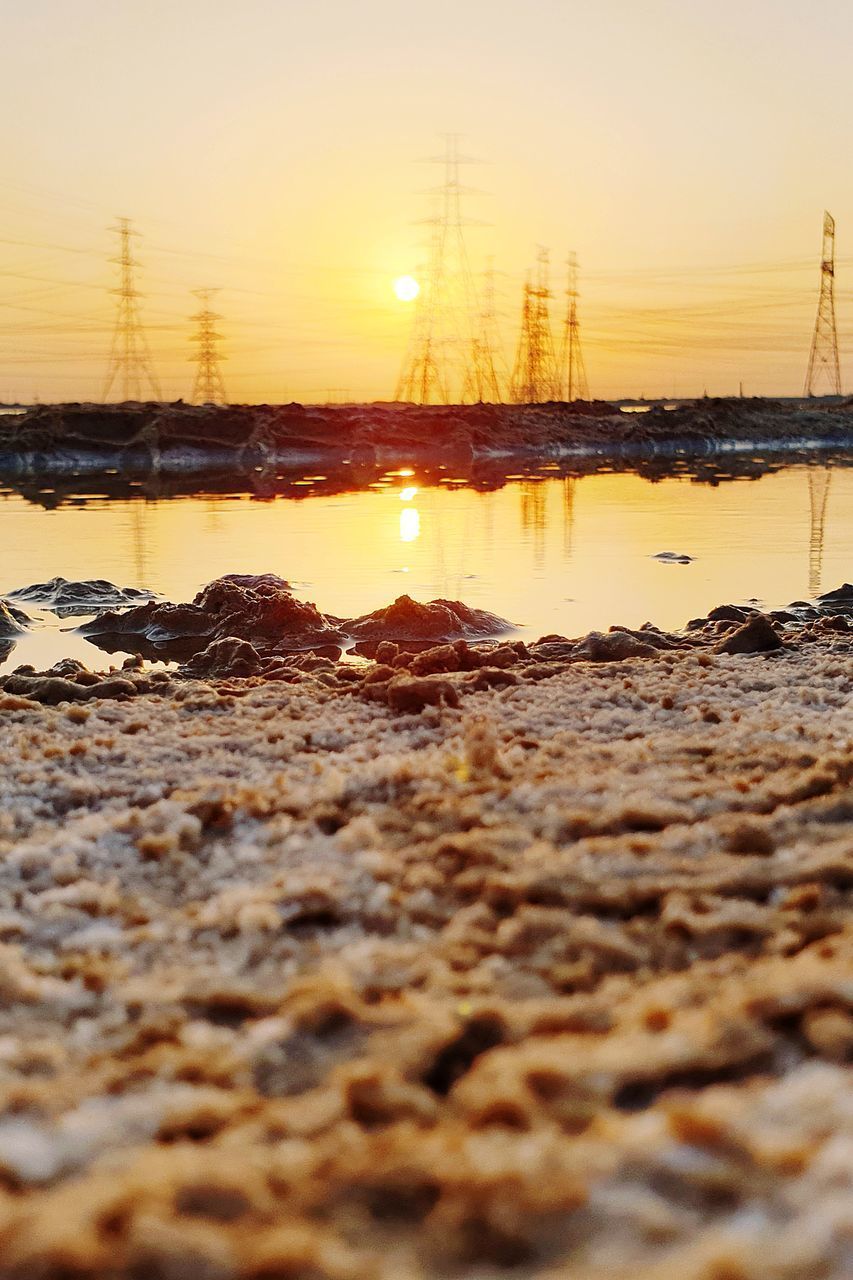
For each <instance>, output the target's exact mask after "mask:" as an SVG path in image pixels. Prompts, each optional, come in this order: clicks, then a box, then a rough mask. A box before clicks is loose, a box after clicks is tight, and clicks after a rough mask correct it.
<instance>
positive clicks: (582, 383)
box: [560, 253, 589, 402]
mask: <svg viewBox="0 0 853 1280" xmlns="http://www.w3.org/2000/svg"><path fill="white" fill-rule="evenodd" d="M566 265H567V266H568V268H569V278H568V284H567V286H566V297H567V299H568V305H567V307H566V322H565V324H564V325H563V340H562V343H561V344H560V386H561V390H562V389H565V395H566V400H568V401H569V402H571V401H572V400H588V399H589V384H588V382H587V380H586V368H585V366H584V359H583V348H582V347H581V326H580V320H579V319H578V260H577V257H576V256H575V254H573V253H570V254H569V258H568V262H567V263H566Z"/></svg>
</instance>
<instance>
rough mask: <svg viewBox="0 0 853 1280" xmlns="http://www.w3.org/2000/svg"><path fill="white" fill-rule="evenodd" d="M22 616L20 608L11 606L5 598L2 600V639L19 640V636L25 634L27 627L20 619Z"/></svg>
mask: <svg viewBox="0 0 853 1280" xmlns="http://www.w3.org/2000/svg"><path fill="white" fill-rule="evenodd" d="M20 616H21V615H20V611H19V610H17V609H12V608H10V606H9V605H8V604H6V601H5V600H0V640H17V638H18V636H20V635H23V633H24V632H25V631H26V627H25V626H24V625H23V624H22V623H21V622H20V621H19V618H20ZM24 616H26V615H24Z"/></svg>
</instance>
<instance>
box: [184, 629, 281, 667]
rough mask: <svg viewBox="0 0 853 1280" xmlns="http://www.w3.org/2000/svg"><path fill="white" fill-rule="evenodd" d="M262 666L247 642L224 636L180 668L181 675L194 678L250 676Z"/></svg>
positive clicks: (258, 657)
mask: <svg viewBox="0 0 853 1280" xmlns="http://www.w3.org/2000/svg"><path fill="white" fill-rule="evenodd" d="M261 666H262V659H261V655H260V654H259V653H258V651H257V649H256V648H255V647H254V645H251V644H249V642H248V640H238V639H237V637H236V636H224V637H223V638H222V639H221V640H213V641H211V643H210V644H209V645H208V646H207V648H206V649H202V651H201V652H200V653H197V654H195V655H194V656H193V657H192V658H190V660H189V661H188V662H186V663H184V665H183V666H182V667H181V674H182V675H187V676H194V677H199V676H201V677H205V676H207V677H209V676H251V675H254V674H255V673H256V672H257V671H259V670H260V668H261Z"/></svg>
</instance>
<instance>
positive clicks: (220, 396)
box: [190, 289, 228, 404]
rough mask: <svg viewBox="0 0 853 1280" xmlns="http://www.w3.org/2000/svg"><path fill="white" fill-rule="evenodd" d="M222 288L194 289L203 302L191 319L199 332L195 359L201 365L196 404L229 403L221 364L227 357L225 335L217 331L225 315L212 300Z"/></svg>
mask: <svg viewBox="0 0 853 1280" xmlns="http://www.w3.org/2000/svg"><path fill="white" fill-rule="evenodd" d="M218 292H219V290H218V289H193V293H194V294H195V296H196V297H197V298H198V299H199V301H200V302H201V309H200V310H199V311H196V313H195V315H192V316H190V319H191V320H194V321H195V324H196V329H195V333H194V334H193V338H192V341H193V342H194V343H196V350H195V354H194V355H193V356H192V357H191V359H192V360H193V361H194V362H195V364H196V365H197V368H196V375H195V382H194V383H193V394H192V402H193V404H227V403H228V397H227V396H226V394H225V383H224V381H223V378H222V370H221V369H220V367H219V365H220V361H222V360H225V359H226V358H227V357H226V356H224V355H222V353H221V351H220V350H219V343H220V342H221V341H222V334H221V333H219V332H217V329H216V322H217V320H221V319H222V316H221V315H220V314H219V312H218V311H213V310H212V309H211V306H210V300H211V298H212V297H213V295H214V294H215V293H218Z"/></svg>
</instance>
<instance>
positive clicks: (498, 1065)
mask: <svg viewBox="0 0 853 1280" xmlns="http://www.w3.org/2000/svg"><path fill="white" fill-rule="evenodd" d="M821 627H823V629H821ZM719 630H720V634H721V635H723V636H724V637H725V635H726V634H730V633H731V630H732V629H731V628H730V630H729V632H727V631H726V624H725V623H724V622H721V623H720V624H719ZM613 634H615V635H616V637H617V638H616V640H611V641H610V642H604V641H602V642H600V643H599V642H596V643H598V645H599V647H598V649H596V648H595V645H593V646H592V648H591V649H590V650H589V655H591V656H594V657H596V658H598V659H599V660H598V661H588V660H585V657H584V653H583V652H580V651H578V650H575V651H574V652H573V653H572V654H567V653H566V651H565V650H563V651H562V652H561V650H560V645H559V644H558V643H557V644H554V643H552V644H551V646H550V648H548V647H547V646H546V647H543V649H542V650H541V652H540V653H539V655H538V656H537V657H536V658H535V659H534V658H531V657H530V655H528V657H527V658H526V659H525V660H523V661H522V660H521V658H520V657H519V660H518V662H514V661H513V660H512V659H507V660H506V661H505V663H504V665H502V666H501V665H496V664H495V661H494V659H492V660H491V665H485V666H479V667H474V669H471V670H464V669H463V670H444V671H443V672H442V673H441V674H433V675H432V676H427V677H424V678H425V679H427V680H432V681H433V686H432V687H433V689H435V688H436V687H437V686H438V685H439V684H441V685H443V686H444V687H443V691H442V692H441V693H440V694H438V693H437V694H436V696H435V697H431V696H430V697H426V698H421V697H419V696H413V697H407V696H403V695H400V696H399V697H396V698H395V697H392V696H391V692H390V690H391V688H392V686H393V687H395V688H397V689H398V690H399V689H401V688H402V687H403V686H404V685H406V684H407V682H408V685H410V686H411V685H412V684H414V683H416V682H417V680H418V679H422V678H421V677H418V676H417V675H416V674H414V673H413V672H412V671H411V669H409V670H408V671H399V672H397V671H396V669H395V668H394V667H393V666H392V667H391V668H390V673H389V669H388V668H386V669H385V670H383V669H382V668H381V667H379V666H375V665H368V666H366V667H365V668H361V669H356V670H355V673H354V674H353V671H352V670H351V669H350V670H349V673H347V670H346V668H345V667H342V666H341V665H340V664H335V663H333V662H329V661H327V660H324V659H322V658H316V657H315V658H314V659H310V660H307V659H303V660H300V662H301V665H300V663H297V664H296V665H295V666H292V667H291V668H290V669H289V674H288V675H286V676H285V675H282V674H281V673H280V674H279V678H276V679H269V678H264V677H261V676H259V677H254V678H251V679H236V678H233V677H230V678H222V679H216V678H213V677H209V678H208V679H207V680H184V679H180V678H177V677H174V676H168V675H166V674H165V673H155V674H154V675H151V674H150V673H147V672H144V671H138V670H132V669H129V670H128V671H126V672H121V673H117V674H116V675H114V676H113V677H110V679H111V680H112V687H111V688H106V687H104V685H103V684H102V685H101V686H100V687H97V686H98V682H97V679H95V682H94V684H93V683H92V681H91V680H89V681H88V683H87V678H86V677H83V676H82V675H81V673H79V672H77V673H75V672H74V671H73V670H71V671H70V673H67V675H66V677H65V683H66V686H70V687H71V688H72V689H73V688H74V687H75V686H76V687H79V689H80V694H81V696H80V699H77V697H76V695H73V694H72V695H69V694H68V688H67V687H66V688H65V689H64V690H63V689H62V688H54V690H53V695H54V696H53V697H51V698H48V699H47V703H42V702H36V701H34V700H32V697H27V696H24V695H22V693H21V692H14V691H12V689H11V688H10V686H9V682H8V681H7V682H6V689H5V691H2V692H0V717H2V735H0V766H2V775H0V776H2V783H0V787H2V813H1V814H0V853H2V859H0V929H2V947H0V988H2V994H3V1003H2V1012H0V1090H2V1095H0V1096H2V1108H0V1183H2V1190H0V1275H2V1276H4V1277H6V1276H8V1277H13V1276H14V1277H23V1276H27V1277H39V1278H48V1277H56V1278H57V1280H58V1278H59V1277H62V1278H63V1280H67V1278H68V1277H71V1276H74V1277H78V1276H79V1277H84V1276H91V1277H94V1276H101V1277H119V1276H133V1277H143V1276H144V1277H149V1276H151V1277H164V1278H165V1277H168V1278H169V1280H177V1277H200V1278H201V1277H204V1278H205V1280H228V1278H229V1277H237V1276H239V1277H254V1280H262V1278H263V1280H274V1278H275V1280H278V1278H283V1277H287V1280H426V1278H427V1277H433V1276H470V1277H474V1276H476V1277H478V1278H480V1280H482V1278H485V1277H497V1276H499V1275H504V1274H507V1273H509V1274H512V1275H518V1276H531V1277H532V1276H536V1277H549V1278H550V1280H556V1278H557V1277H558V1276H559V1277H561V1278H562V1277H567V1278H575V1277H577V1278H580V1277H583V1278H584V1280H599V1278H600V1280H604V1277H607V1280H628V1277H630V1278H631V1280H651V1277H654V1278H655V1280H660V1278H667V1280H670V1278H671V1280H692V1278H695V1280H750V1278H754V1280H759V1278H760V1280H800V1278H802V1280H805V1278H806V1277H809V1278H811V1277H816V1276H820V1277H827V1278H829V1277H832V1278H834V1277H838V1278H839V1280H840V1278H841V1277H846V1276H849V1275H850V1274H851V1270H853V1102H852V1101H851V1089H850V1085H851V1073H850V1066H849V1063H850V1060H851V1053H853V1017H851V1004H853V926H851V921H850V910H849V908H850V901H849V891H850V886H851V880H852V879H853V801H852V800H851V794H853V793H851V779H853V742H851V722H850V698H851V689H853V653H851V637H850V635H849V634H848V633H846V632H845V631H844V628H843V627H840V626H839V629H837V630H833V629H832V627H831V626H829V625H826V626H824V625H823V624H821V626H820V627H819V626H817V625H815V626H814V627H813V628H812V630H811V632H810V633H807V634H806V633H804V638H803V639H802V641H801V642H797V641H796V640H795V639H792V638H791V637H789V638H788V640H787V642H786V644H785V647H783V648H780V649H775V650H768V651H765V652H759V653H753V654H743V653H726V652H720V651H719V650H720V648H721V646H722V645H723V644H724V643H725V640H723V641H720V640H719V638H718V639H717V642H716V643H715V644H710V643H708V644H705V645H697V646H696V647H687V648H676V649H671V648H666V647H662V648H659V649H655V648H654V647H653V646H652V647H651V650H650V652H646V653H644V654H643V656H637V657H628V658H620V657H619V644H621V643H623V641H622V640H620V639H619V633H611V635H613ZM608 643H609V645H610V647H609V649H608V648H607V644H608ZM624 643H625V644H628V642H627V641H625V642H624ZM601 644H604V649H606V652H605V651H604V650H603V649H602V647H601ZM629 647H630V646H629ZM730 647H737V645H734V646H730ZM502 651H503V652H509V651H510V647H509V646H503V647H502ZM624 652H628V649H627V648H626V649H625V650H624ZM384 656H385V657H386V658H388V657H391V652H390V650H387V651H386V653H385V655H384ZM445 658H446V654H445ZM498 661H500V660H498ZM436 664H437V665H438V670H441V662H439V661H438V660H435V661H433V662H432V664H431V665H432V669H433V670H435V669H436ZM421 665H422V666H425V667H426V668H427V669H429V668H430V663H429V662H426V663H424V661H423V658H422V657H421ZM460 665H462V666H464V664H460ZM469 665H470V664H469ZM444 666H445V667H452V666H453V662H452V661H445V662H444ZM484 673H485V674H484ZM54 678H55V679H62V678H63V677H61V676H55V677H54ZM395 681H396V684H395ZM371 686H373V693H371ZM21 687H22V686H20V685H19V686H18V688H19V689H20V688H21ZM84 690H88V692H86V693H85V694H84V692H83V691H84ZM38 692H39V691H38V690H37V689H36V688H35V686H31V687H30V693H31V694H33V695H36V694H38ZM43 692H44V687H42V693H43ZM63 692H64V694H65V696H64V697H63V696H62V695H63ZM131 695H134V696H131ZM39 696H40V695H39ZM57 699H58V702H57ZM51 702H56V703H57V704H56V705H51ZM431 702H433V703H434V704H435V705H431Z"/></svg>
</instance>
